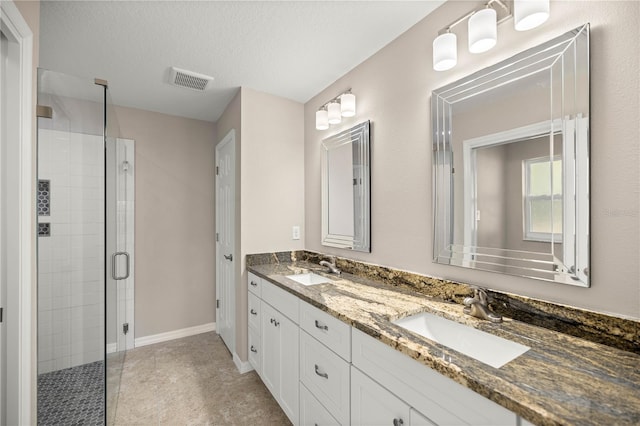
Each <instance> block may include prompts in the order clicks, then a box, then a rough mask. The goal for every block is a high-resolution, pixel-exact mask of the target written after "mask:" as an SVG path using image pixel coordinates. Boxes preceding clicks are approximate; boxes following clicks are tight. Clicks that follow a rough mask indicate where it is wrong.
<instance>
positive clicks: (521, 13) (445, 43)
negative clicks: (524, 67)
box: [433, 0, 549, 71]
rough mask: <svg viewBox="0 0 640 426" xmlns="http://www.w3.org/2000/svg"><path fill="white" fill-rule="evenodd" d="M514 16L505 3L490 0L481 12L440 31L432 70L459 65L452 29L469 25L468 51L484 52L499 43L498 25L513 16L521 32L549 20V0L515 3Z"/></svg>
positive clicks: (444, 69)
mask: <svg viewBox="0 0 640 426" xmlns="http://www.w3.org/2000/svg"><path fill="white" fill-rule="evenodd" d="M513 5H514V6H513V8H514V14H513V15H512V14H511V10H510V9H509V6H507V4H506V0H489V1H488V2H487V3H486V4H485V6H484V7H483V8H482V9H476V10H472V11H471V12H469V13H467V14H466V15H463V16H461V17H460V18H458V19H456V20H455V21H454V22H452V23H451V24H450V25H448V26H447V27H445V28H443V29H442V30H440V31H439V32H438V37H436V38H435V40H433V69H434V70H436V71H446V70H449V69H451V68H453V67H454V66H456V63H457V62H458V47H457V38H456V35H455V34H454V33H452V32H451V30H452V29H453V28H454V27H455V26H457V25H459V24H461V23H463V22H465V21H468V22H467V25H468V30H469V31H468V33H469V52H471V53H482V52H486V51H488V50H489V49H491V48H492V47H494V46H495V45H496V43H497V41H498V24H501V23H502V22H504V21H506V20H507V19H509V18H511V17H512V16H514V26H515V29H516V30H518V31H525V30H530V29H533V28H535V27H537V26H539V25H541V24H542V23H544V22H545V21H546V20H547V19H548V18H549V0H513Z"/></svg>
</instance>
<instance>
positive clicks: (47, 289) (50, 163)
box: [38, 129, 104, 374]
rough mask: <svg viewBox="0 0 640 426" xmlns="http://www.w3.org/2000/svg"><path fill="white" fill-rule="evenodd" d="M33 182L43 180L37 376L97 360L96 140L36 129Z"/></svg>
mask: <svg viewBox="0 0 640 426" xmlns="http://www.w3.org/2000/svg"><path fill="white" fill-rule="evenodd" d="M38 156H39V157H38V158H39V163H38V174H39V176H38V177H39V179H48V180H50V185H51V197H50V199H51V204H50V208H51V215H50V216H39V217H38V219H39V222H40V223H43V222H49V223H50V224H51V225H50V226H51V236H50V237H39V239H38V254H39V258H38V263H39V268H38V373H39V374H42V373H47V372H49V371H54V370H60V369H63V368H69V367H73V366H76V365H81V364H85V363H89V362H94V361H98V360H101V359H102V358H103V356H104V266H103V265H104V177H103V172H104V150H103V139H102V136H95V135H87V134H80V133H69V132H61V131H57V130H48V129H40V130H39V143H38Z"/></svg>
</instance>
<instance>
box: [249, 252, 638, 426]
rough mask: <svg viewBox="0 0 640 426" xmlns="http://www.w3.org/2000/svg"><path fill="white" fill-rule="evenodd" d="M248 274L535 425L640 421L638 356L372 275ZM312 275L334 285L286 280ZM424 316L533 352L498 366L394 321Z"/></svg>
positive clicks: (274, 267) (273, 269)
mask: <svg viewBox="0 0 640 426" xmlns="http://www.w3.org/2000/svg"><path fill="white" fill-rule="evenodd" d="M248 269H249V271H251V272H253V273H255V274H256V275H258V276H260V277H262V278H265V279H267V280H269V281H270V282H272V283H274V284H276V285H277V286H279V287H281V288H283V289H284V290H286V291H288V292H290V293H292V294H294V295H296V296H298V297H299V298H300V299H302V300H304V301H305V302H308V303H310V304H312V305H314V306H316V307H317V308H319V309H321V310H323V311H325V312H328V313H329V314H331V315H333V316H334V317H336V318H338V319H340V320H341V321H343V322H345V323H347V324H349V325H351V326H353V327H355V328H357V329H359V330H361V331H363V332H365V333H367V334H369V335H370V336H372V337H374V338H376V339H378V340H380V341H382V342H384V343H385V344H387V345H389V346H391V347H393V348H395V349H396V350H398V351H401V352H403V353H405V354H406V355H408V356H410V357H412V358H414V359H416V360H418V361H419V362H421V363H423V364H425V365H426V366H429V367H431V368H433V369H435V370H437V371H438V372H440V373H441V374H443V375H445V376H447V377H450V378H451V379H453V380H455V381H456V382H458V383H460V384H462V385H464V386H466V387H468V388H470V389H472V390H474V391H475V392H477V393H479V394H481V395H483V396H485V397H487V398H489V399H490V400H492V401H494V402H496V403H498V404H500V405H502V406H503V407H506V408H508V409H510V410H512V411H513V412H515V413H517V414H519V415H521V416H522V417H523V418H525V419H527V420H529V421H531V422H533V423H535V424H540V425H558V424H563V425H564V424H567V425H623V424H629V425H638V424H640V356H639V355H637V354H634V353H632V352H627V351H623V350H619V349H615V348H612V347H609V346H605V345H601V344H598V343H594V342H591V341H588V340H584V339H580V338H576V337H572V336H568V335H565V334H562V333H557V332H554V331H551V330H548V329H545V328H541V327H536V326H533V325H529V324H525V323H522V322H519V321H513V320H509V319H507V318H505V321H504V322H503V323H500V324H492V323H489V322H487V321H481V320H477V319H475V318H472V317H469V316H467V315H464V314H463V313H462V306H461V305H459V304H455V303H448V302H443V301H439V300H437V299H435V298H430V297H428V296H425V295H424V294H421V293H418V292H416V291H414V290H411V289H407V288H400V287H391V286H389V285H386V284H383V283H381V282H379V281H376V280H372V279H369V278H363V277H359V276H355V275H350V274H342V276H335V275H327V274H325V273H324V272H323V271H324V269H323V268H320V267H319V266H318V265H317V264H312V263H307V262H304V261H302V262H284V263H274V264H265V265H256V264H253V265H250V266H248ZM309 271H313V272H315V273H319V274H321V275H325V276H327V277H329V278H330V279H331V280H332V282H331V283H330V284H329V283H327V284H318V285H313V286H303V285H301V284H298V283H296V282H295V281H293V280H291V279H289V278H286V275H291V274H297V273H304V272H309ZM419 312H431V313H435V314H437V315H441V316H444V317H446V318H449V319H452V320H455V321H458V322H461V323H465V324H467V325H469V326H472V327H475V328H477V329H480V330H483V331H486V332H489V333H491V334H495V335H497V336H500V337H503V338H506V339H509V340H512V341H514V342H518V343H521V344H523V345H526V346H529V347H530V348H531V349H530V350H529V351H527V352H526V353H525V354H523V355H521V356H520V357H519V358H517V359H515V360H513V361H511V362H509V363H508V364H506V365H504V366H503V367H501V368H499V369H496V368H493V367H490V366H488V365H485V364H483V363H481V362H480V361H476V360H475V359H472V358H470V357H467V356H465V355H462V354H460V353H458V352H455V351H453V350H451V349H448V348H446V347H445V346H442V345H440V344H437V343H434V342H433V341H431V340H429V339H426V338H423V337H421V336H419V335H417V334H414V333H411V332H409V331H406V330H404V329H402V328H400V327H399V326H396V325H394V324H392V323H391V322H390V321H392V320H395V319H398V318H402V317H405V316H408V315H411V314H415V313H419ZM443 355H447V356H443ZM445 359H446V360H445Z"/></svg>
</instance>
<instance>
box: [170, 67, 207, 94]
mask: <svg viewBox="0 0 640 426" xmlns="http://www.w3.org/2000/svg"><path fill="white" fill-rule="evenodd" d="M169 83H170V84H173V85H174V86H179V87H186V88H187V89H191V90H197V91H198V92H203V91H205V90H207V89H208V88H209V87H210V86H211V83H213V77H209V76H208V75H204V74H198V73H197V72H193V71H187V70H182V69H180V68H176V67H171V73H170V75H169Z"/></svg>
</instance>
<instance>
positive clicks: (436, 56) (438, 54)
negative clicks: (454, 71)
mask: <svg viewBox="0 0 640 426" xmlns="http://www.w3.org/2000/svg"><path fill="white" fill-rule="evenodd" d="M457 62H458V47H457V37H456V35H455V34H454V33H444V34H440V35H439V36H438V37H436V39H435V40H433V69H434V70H436V71H446V70H448V69H451V68H453V67H455V66H456V63H457Z"/></svg>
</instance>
